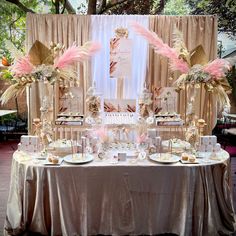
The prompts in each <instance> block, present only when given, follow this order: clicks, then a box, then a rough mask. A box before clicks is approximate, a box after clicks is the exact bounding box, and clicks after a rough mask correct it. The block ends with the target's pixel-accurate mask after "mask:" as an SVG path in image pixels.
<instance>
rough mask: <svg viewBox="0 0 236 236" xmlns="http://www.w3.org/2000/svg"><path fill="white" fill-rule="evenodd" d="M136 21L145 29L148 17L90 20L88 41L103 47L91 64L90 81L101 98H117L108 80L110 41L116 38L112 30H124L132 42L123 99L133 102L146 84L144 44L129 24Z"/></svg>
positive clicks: (126, 16) (145, 47)
mask: <svg viewBox="0 0 236 236" xmlns="http://www.w3.org/2000/svg"><path fill="white" fill-rule="evenodd" d="M132 21H137V22H138V23H140V24H141V25H143V26H144V27H146V28H148V16H134V15H125V16H121V15H101V16H100V15H94V16H92V19H91V22H92V24H91V27H92V29H91V34H92V35H91V37H92V38H91V39H92V40H95V41H100V42H101V43H102V49H101V51H100V52H99V53H98V54H96V55H95V56H94V58H93V60H92V79H93V80H94V81H96V85H97V89H98V91H99V92H101V93H102V94H103V96H104V98H116V79H110V76H109V65H110V61H109V57H110V55H109V52H110V46H109V45H110V39H111V38H113V37H115V30H116V29H117V28H120V27H124V28H127V29H128V31H129V37H128V38H129V39H131V40H132V41H133V50H132V66H133V67H132V78H129V79H128V78H127V79H125V81H124V96H123V97H124V98H136V97H137V93H139V92H140V91H141V88H142V85H143V82H144V81H145V76H146V69H147V59H148V58H147V56H148V55H147V53H148V45H147V42H146V41H145V40H144V39H143V38H142V37H138V36H137V34H135V33H134V31H133V30H132V29H131V27H130V22H132Z"/></svg>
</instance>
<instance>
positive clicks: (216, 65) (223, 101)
mask: <svg viewBox="0 0 236 236" xmlns="http://www.w3.org/2000/svg"><path fill="white" fill-rule="evenodd" d="M132 27H133V29H134V30H135V31H136V32H137V33H138V34H140V35H141V36H143V37H144V38H145V39H146V40H147V41H148V42H149V44H150V45H151V46H153V48H154V50H155V52H156V53H158V54H160V55H161V56H164V57H167V58H168V59H169V67H170V69H171V70H172V71H179V72H180V73H181V75H180V77H179V78H178V79H177V80H176V81H175V82H174V85H175V86H176V87H177V88H176V90H177V91H180V90H185V93H186V94H187V91H189V93H188V95H190V97H188V98H186V99H185V101H186V102H187V101H188V104H185V106H186V113H187V116H188V118H189V123H191V122H192V120H193V118H194V116H195V111H194V101H195V99H196V96H197V93H198V89H199V88H200V91H202V88H204V89H205V91H206V92H207V93H209V96H212V95H214V98H215V99H216V100H217V101H218V104H219V107H220V109H222V108H223V107H224V106H230V100H229V97H228V93H229V92H230V90H231V89H230V86H229V84H228V82H227V79H226V77H225V76H226V72H227V71H228V70H229V69H230V63H229V62H228V61H227V60H224V59H218V58H217V59H215V60H213V61H208V59H207V56H206V54H205V52H204V49H203V47H202V46H201V45H199V46H197V47H196V48H195V49H194V50H192V51H189V50H188V49H187V47H186V45H185V43H184V40H183V35H182V33H181V32H180V31H179V30H177V29H176V28H175V29H174V36H173V39H174V42H173V48H172V47H170V46H168V45H167V44H165V43H164V42H163V41H162V39H161V38H159V37H158V35H157V34H156V33H154V32H152V31H149V30H148V29H146V28H144V27H143V26H141V25H139V24H138V23H136V22H133V23H132ZM186 96H187V95H186ZM201 99H202V94H201V92H200V116H202V112H201V111H202V110H203V109H202V107H203V102H202V101H201ZM208 117H210V114H208ZM197 118H202V117H197Z"/></svg>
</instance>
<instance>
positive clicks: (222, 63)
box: [203, 58, 230, 78]
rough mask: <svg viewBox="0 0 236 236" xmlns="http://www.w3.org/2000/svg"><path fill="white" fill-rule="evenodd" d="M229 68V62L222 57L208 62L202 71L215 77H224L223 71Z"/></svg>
mask: <svg viewBox="0 0 236 236" xmlns="http://www.w3.org/2000/svg"><path fill="white" fill-rule="evenodd" d="M229 69H230V63H229V62H228V61H227V60H224V59H219V58H217V59H215V60H214V61H212V62H210V63H208V64H207V65H206V66H205V67H204V68H203V71H205V72H207V73H209V74H210V75H211V76H213V77H215V78H222V77H225V73H226V72H227V71H228V70H229Z"/></svg>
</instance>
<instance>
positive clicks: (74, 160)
mask: <svg viewBox="0 0 236 236" xmlns="http://www.w3.org/2000/svg"><path fill="white" fill-rule="evenodd" d="M63 159H64V161H65V162H67V163H70V164H85V163H88V162H91V161H93V159H94V157H93V155H90V154H84V155H82V154H81V153H76V154H74V155H73V156H72V154H70V155H67V156H65V157H64V158H63Z"/></svg>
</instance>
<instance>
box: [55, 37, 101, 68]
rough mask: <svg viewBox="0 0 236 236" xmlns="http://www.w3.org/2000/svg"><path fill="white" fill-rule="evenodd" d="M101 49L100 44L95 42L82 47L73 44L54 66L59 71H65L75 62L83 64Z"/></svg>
mask: <svg viewBox="0 0 236 236" xmlns="http://www.w3.org/2000/svg"><path fill="white" fill-rule="evenodd" d="M100 48H101V46H100V44H99V43H95V42H87V43H86V44H85V45H83V46H81V47H78V46H76V45H75V44H73V45H72V46H71V47H69V48H68V49H67V50H66V51H65V52H64V53H63V54H62V55H61V56H60V57H59V58H58V59H57V60H56V62H55V63H54V66H55V67H56V68H58V69H64V68H66V67H68V66H70V65H71V64H72V63H74V62H82V61H84V60H85V59H87V58H89V57H90V56H92V55H93V54H94V53H96V52H97V51H98V50H99V49H100Z"/></svg>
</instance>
